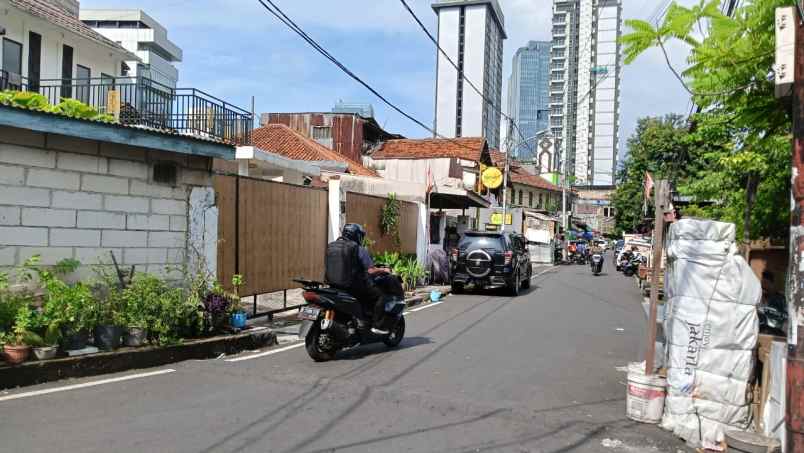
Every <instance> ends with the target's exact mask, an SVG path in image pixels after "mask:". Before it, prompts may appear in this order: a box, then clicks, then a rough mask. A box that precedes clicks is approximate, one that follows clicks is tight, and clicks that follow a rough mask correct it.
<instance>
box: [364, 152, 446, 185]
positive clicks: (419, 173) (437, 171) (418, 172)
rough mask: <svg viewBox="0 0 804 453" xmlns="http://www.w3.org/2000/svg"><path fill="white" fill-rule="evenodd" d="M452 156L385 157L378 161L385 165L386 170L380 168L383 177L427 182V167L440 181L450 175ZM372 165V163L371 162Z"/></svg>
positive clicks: (435, 178) (436, 180) (435, 179)
mask: <svg viewBox="0 0 804 453" xmlns="http://www.w3.org/2000/svg"><path fill="white" fill-rule="evenodd" d="M451 161H452V159H450V158H439V159H383V160H378V161H377V162H378V163H381V164H383V165H385V169H384V170H378V172H379V173H380V175H381V176H382V177H383V178H386V179H391V180H396V181H410V182H418V183H426V182H427V168H428V166H429V168H430V172H431V173H432V175H433V180H434V181H435V182H436V183H438V182H439V181H442V180H445V179H447V178H448V177H449V169H450V162H451ZM369 165H370V163H369Z"/></svg>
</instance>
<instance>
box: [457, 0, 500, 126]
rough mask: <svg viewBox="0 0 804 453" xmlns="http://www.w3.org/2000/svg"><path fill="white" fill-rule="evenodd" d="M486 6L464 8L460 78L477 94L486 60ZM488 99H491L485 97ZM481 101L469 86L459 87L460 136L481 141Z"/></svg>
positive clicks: (481, 84)
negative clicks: (477, 138)
mask: <svg viewBox="0 0 804 453" xmlns="http://www.w3.org/2000/svg"><path fill="white" fill-rule="evenodd" d="M487 9H488V7H487V6H486V5H472V6H467V7H466V37H465V38H464V43H465V44H464V60H463V61H464V63H463V65H464V74H465V75H466V77H467V78H468V79H469V80H471V81H472V83H474V84H475V86H476V87H477V88H478V89H479V90H481V92H482V90H483V89H484V87H483V79H484V72H485V58H486V14H488V13H487ZM488 97H489V98H490V99H491V98H493V96H491V95H488ZM484 102H485V101H484V100H483V97H482V96H481V95H479V94H478V93H477V92H476V91H475V90H474V89H472V87H471V86H469V84H467V83H464V87H463V123H462V126H461V136H463V137H481V136H484V135H485V134H484V133H483V104H484Z"/></svg>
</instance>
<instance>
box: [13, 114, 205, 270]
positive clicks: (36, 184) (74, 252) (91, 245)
mask: <svg viewBox="0 0 804 453" xmlns="http://www.w3.org/2000/svg"><path fill="white" fill-rule="evenodd" d="M160 161H170V162H175V163H176V164H177V168H178V173H177V183H176V185H175V186H171V185H165V184H159V183H155V182H154V181H153V179H152V178H153V165H154V163H156V162H160ZM210 168H211V162H210V159H208V158H204V157H196V156H187V155H182V154H177V153H166V152H162V151H156V150H148V149H143V148H135V147H129V146H124V145H116V144H111V143H104V142H96V141H88V140H82V139H76V138H71V137H66V136H60V135H52V134H40V133H35V132H31V131H23V130H19V129H12V128H3V127H0V266H14V265H19V264H21V263H23V262H24V261H25V260H26V259H28V258H29V257H31V256H33V255H37V254H38V255H41V258H42V263H43V264H55V263H56V262H58V261H60V260H61V259H64V258H75V259H77V260H79V261H81V263H82V265H84V266H85V268H82V271H81V274H82V275H86V274H88V273H89V272H88V271H89V266H92V265H96V264H99V263H100V262H101V261H102V262H104V263H108V262H110V255H109V252H110V251H111V252H114V254H115V257H116V259H117V260H118V263H120V264H121V265H125V266H131V265H135V266H136V268H137V270H139V271H144V272H152V273H157V274H160V275H165V274H166V270H165V269H166V267H173V268H180V267H181V266H183V265H184V264H185V263H186V261H187V255H188V253H187V236H188V233H187V225H188V220H187V217H188V213H189V204H188V203H189V194H190V190H191V189H192V187H196V186H202V187H203V186H211V183H212V181H211V174H210V171H209V169H210Z"/></svg>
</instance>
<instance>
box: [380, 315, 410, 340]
mask: <svg viewBox="0 0 804 453" xmlns="http://www.w3.org/2000/svg"><path fill="white" fill-rule="evenodd" d="M404 337H405V317H404V316H402V317H400V318H399V321H397V322H396V325H395V326H394V328H393V329H392V330H391V333H389V334H388V336H387V337H385V339H383V340H382V342H383V343H385V345H386V346H388V347H389V348H395V347H397V346H399V343H401V342H402V338H404Z"/></svg>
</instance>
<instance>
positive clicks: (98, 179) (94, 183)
mask: <svg viewBox="0 0 804 453" xmlns="http://www.w3.org/2000/svg"><path fill="white" fill-rule="evenodd" d="M81 190H85V191H88V192H103V193H114V194H121V195H127V194H128V179H126V178H118V177H116V176H97V175H81Z"/></svg>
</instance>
